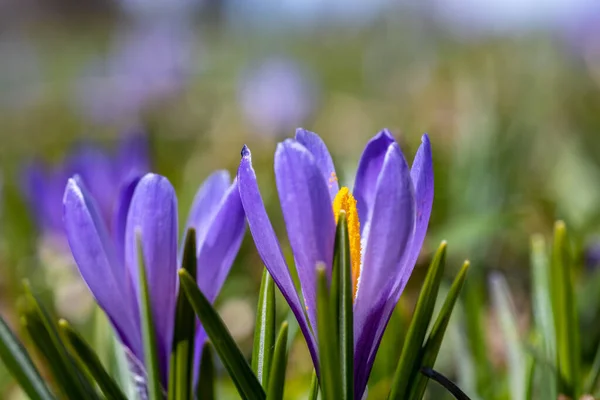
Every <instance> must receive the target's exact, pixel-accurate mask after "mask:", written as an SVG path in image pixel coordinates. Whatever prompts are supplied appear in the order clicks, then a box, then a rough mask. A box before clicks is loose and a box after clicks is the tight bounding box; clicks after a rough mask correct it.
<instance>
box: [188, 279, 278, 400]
mask: <svg viewBox="0 0 600 400" xmlns="http://www.w3.org/2000/svg"><path fill="white" fill-rule="evenodd" d="M179 282H180V287H182V288H183V290H184V291H185V294H186V295H187V297H188V300H189V301H190V303H191V304H192V308H193V309H194V312H195V313H196V315H197V316H198V318H199V319H200V322H202V327H203V328H204V329H205V330H206V333H207V335H208V337H209V338H210V340H211V342H212V344H213V346H214V348H215V350H216V351H217V354H218V355H219V357H220V358H221V361H222V362H223V365H224V366H225V368H226V369H227V372H229V375H230V376H231V379H232V380H233V383H234V384H235V386H236V388H237V390H238V392H239V393H240V395H241V396H242V397H243V398H245V399H249V400H254V399H264V398H265V397H266V395H265V392H264V390H263V388H262V386H261V385H260V382H259V381H258V379H256V376H255V375H254V373H253V372H252V369H251V368H250V366H249V365H248V362H247V361H246V359H245V358H244V356H243V355H242V352H241V351H240V349H239V348H238V347H237V345H236V344H235V341H234V340H233V338H232V337H231V334H230V333H229V331H228V330H227V328H226V327H225V324H224V323H223V321H222V320H221V317H219V314H218V313H217V312H216V311H215V309H214V308H213V306H212V305H211V304H210V302H209V301H208V299H207V298H206V297H205V296H204V295H203V294H202V292H201V291H200V289H198V286H196V283H195V282H194V280H193V279H192V277H191V276H190V275H189V274H188V273H187V272H186V271H185V270H183V269H180V270H179Z"/></svg>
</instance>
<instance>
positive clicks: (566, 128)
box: [0, 0, 600, 399]
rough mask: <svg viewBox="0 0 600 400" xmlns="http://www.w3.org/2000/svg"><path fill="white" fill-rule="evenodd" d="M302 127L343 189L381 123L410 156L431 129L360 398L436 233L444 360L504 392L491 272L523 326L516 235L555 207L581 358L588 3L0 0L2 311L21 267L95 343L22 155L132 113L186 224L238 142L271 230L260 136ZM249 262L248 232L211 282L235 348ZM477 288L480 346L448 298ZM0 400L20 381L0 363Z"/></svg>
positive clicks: (98, 321) (63, 147) (380, 388)
mask: <svg viewBox="0 0 600 400" xmlns="http://www.w3.org/2000/svg"><path fill="white" fill-rule="evenodd" d="M298 126H302V127H305V128H307V129H310V130H313V131H315V132H318V133H319V134H320V135H321V136H322V137H323V139H324V140H325V142H326V143H327V145H328V146H329V149H330V151H331V152H332V155H333V157H334V160H335V163H336V166H337V169H338V173H339V175H341V177H340V180H341V182H342V183H344V184H346V185H348V186H351V185H352V182H353V174H354V172H355V169H356V166H357V161H358V158H359V156H360V154H361V151H362V149H363V148H364V146H365V144H366V142H367V141H368V139H369V138H370V137H371V136H373V135H374V134H375V133H377V132H378V131H379V130H380V129H382V128H386V127H387V128H389V129H390V130H392V132H393V133H394V134H395V136H396V138H397V139H398V140H399V142H400V143H401V145H402V148H403V151H404V153H405V155H406V157H407V159H409V160H412V157H413V155H414V153H415V151H416V149H417V147H418V145H419V143H420V135H421V134H422V133H424V132H428V133H429V135H430V138H431V141H432V145H433V152H434V163H435V185H436V192H435V200H434V209H433V213H432V220H431V223H430V229H429V233H428V237H427V240H426V244H425V246H424V249H423V254H422V257H421V259H420V261H419V264H418V266H417V268H416V269H415V271H416V272H415V273H414V275H413V278H412V280H411V284H410V285H409V287H408V289H407V292H406V293H405V295H403V298H402V300H401V303H400V304H399V306H398V312H397V313H396V314H397V315H395V316H394V318H393V320H392V322H391V325H390V329H389V332H388V334H387V335H386V339H385V340H384V345H383V346H384V350H385V351H382V354H384V355H382V356H381V357H380V359H378V361H377V365H376V367H375V369H374V371H373V376H372V380H371V384H370V386H369V388H370V389H369V394H370V398H374V399H377V398H381V397H380V396H381V395H380V393H385V388H386V387H387V386H388V385H389V379H390V375H391V374H392V373H393V368H394V365H393V361H394V355H396V356H397V354H398V353H399V351H400V348H399V344H398V343H400V341H401V338H402V334H403V332H404V329H403V327H404V326H405V325H406V321H407V319H408V318H409V317H410V312H411V310H412V304H413V302H414V298H415V295H416V294H417V293H418V288H419V284H420V282H421V281H422V278H423V276H424V271H425V270H426V266H427V265H428V262H429V260H430V258H431V254H432V252H433V251H434V250H435V248H436V247H437V245H438V244H439V242H440V241H441V240H442V239H447V240H448V242H449V264H448V268H447V275H448V278H451V277H452V276H453V275H454V274H455V273H456V271H457V269H458V267H459V266H460V264H461V262H462V260H464V259H465V258H469V259H470V260H471V262H472V270H471V272H470V274H471V275H470V277H469V281H468V284H467V289H466V291H465V294H464V296H463V297H464V298H465V299H464V302H463V303H464V305H463V306H462V311H461V310H460V309H459V311H458V312H457V315H458V316H457V317H456V318H453V327H452V328H451V332H450V334H449V335H448V337H447V339H446V342H445V346H444V349H443V352H442V358H441V359H440V360H439V362H438V368H439V369H440V370H441V371H443V372H444V373H446V374H448V376H450V377H451V378H452V379H454V380H456V381H458V382H459V383H460V384H461V385H462V386H463V389H465V391H466V392H467V393H469V394H471V395H473V398H477V395H476V393H477V394H478V396H481V398H498V399H503V398H508V397H507V396H508V394H507V391H506V384H505V382H504V380H503V379H502V377H503V376H504V374H505V373H506V371H505V364H506V357H505V353H506V352H505V349H504V348H503V344H502V340H498V338H497V334H496V333H497V330H498V329H497V320H496V318H495V314H494V310H493V309H492V308H491V306H488V304H489V299H488V297H489V296H488V291H487V280H488V276H489V274H490V272H491V271H497V270H500V271H503V272H504V273H505V274H506V276H507V279H508V282H509V284H510V288H511V291H512V293H513V295H514V298H515V300H516V301H515V305H516V308H517V310H518V312H519V315H520V317H521V318H520V320H521V321H522V325H523V326H522V329H523V332H524V334H526V332H527V327H528V324H529V321H530V319H531V317H530V315H531V311H530V309H531V305H530V303H529V300H528V299H529V298H530V295H529V292H530V277H529V238H530V236H531V235H532V234H534V233H540V234H542V235H544V236H546V237H550V235H551V231H552V226H553V223H554V221H555V220H556V219H562V220H564V221H565V222H566V223H567V226H568V227H569V232H570V238H571V241H572V246H573V251H574V256H575V258H576V259H577V260H578V262H577V268H578V269H577V271H576V275H577V285H578V288H579V289H578V290H577V294H578V301H579V307H580V310H581V315H582V317H581V325H582V329H583V332H585V334H584V335H583V337H582V345H583V346H582V347H583V350H582V351H583V357H585V358H587V359H591V358H592V357H593V355H594V349H595V346H596V345H597V344H598V340H599V339H600V317H599V314H598V312H597V310H598V307H597V306H596V305H597V304H600V290H597V289H595V288H598V287H599V286H598V285H599V282H600V275H599V274H598V273H597V272H596V271H597V267H598V265H599V264H600V6H599V5H598V4H597V2H595V1H594V0H545V1H544V0H523V1H517V0H511V1H500V0H492V1H483V0H479V1H478V0H429V1H416V0H396V1H391V0H390V1H388V0H377V1H375V0H370V1H367V0H352V1H348V0H347V1H341V0H285V1H274V0H251V1H250V0H247V1H242V0H172V1H169V0H85V1H73V0H43V1H42V0H0V312H1V313H2V315H3V316H5V317H6V318H8V319H9V321H11V322H12V323H13V324H14V325H13V326H15V327H18V323H17V321H16V319H15V315H16V310H17V309H18V304H19V301H18V299H19V295H20V293H21V292H22V284H21V282H22V280H23V279H25V278H27V279H29V281H30V282H31V284H32V286H33V287H34V289H35V290H36V292H38V293H40V294H41V295H42V296H44V298H45V299H47V305H48V307H49V308H51V309H53V310H54V311H55V314H57V315H60V316H65V317H66V318H68V319H69V320H71V321H73V323H74V324H76V325H77V326H78V327H79V328H80V329H82V330H83V331H84V332H85V333H86V335H88V337H89V338H90V340H91V341H94V343H96V344H97V348H99V349H102V346H103V343H104V342H105V339H104V338H105V336H106V323H105V322H102V316H101V315H100V314H99V313H98V312H97V310H95V308H94V306H93V302H92V301H91V299H90V297H89V294H87V291H86V288H85V286H82V285H81V282H80V280H79V278H78V276H77V273H76V271H75V270H74V269H73V265H72V260H71V258H70V256H69V253H68V249H65V248H64V246H63V245H61V244H60V243H57V242H60V240H56V238H53V237H52V236H53V235H52V234H51V233H49V232H48V231H47V230H45V229H44V227H43V224H42V222H41V221H40V220H39V218H37V217H36V214H35V213H34V211H33V209H32V207H31V198H30V197H31V196H33V197H36V196H37V197H43V196H46V195H47V193H35V192H34V193H33V194H31V193H28V191H27V190H26V187H27V174H26V172H25V171H26V170H27V168H28V167H29V166H30V165H31V163H32V162H34V161H35V162H40V160H43V162H44V163H46V164H45V165H46V166H47V167H46V168H48V169H50V168H51V166H52V165H59V164H60V163H61V162H62V160H64V159H65V158H66V157H68V155H69V154H71V153H72V152H73V151H76V150H74V149H76V148H77V146H80V145H81V144H82V143H85V144H86V145H92V146H98V147H99V148H102V149H106V151H116V149H117V148H118V146H119V143H120V141H121V140H123V137H124V136H125V135H127V134H129V133H130V132H132V130H134V131H136V132H144V134H145V135H146V137H147V139H148V142H149V153H150V157H151V160H152V170H153V171H155V172H158V173H160V174H163V175H165V176H167V177H168V178H169V180H170V181H171V182H172V183H173V184H174V186H175V187H176V190H177V192H178V196H179V211H180V216H181V221H183V220H184V218H186V217H187V212H188V207H189V205H190V204H191V201H192V199H193V196H194V194H195V191H196V190H197V188H198V186H199V185H200V183H201V182H202V181H203V180H204V178H206V177H207V176H208V175H209V174H210V172H211V171H213V170H215V169H227V170H229V171H230V172H231V173H232V175H233V174H235V171H236V168H237V165H238V162H239V157H240V156H239V154H240V149H241V147H242V145H243V144H247V145H248V146H249V147H250V149H251V150H252V154H253V160H254V165H255V168H256V169H257V174H258V179H259V183H260V186H261V189H262V190H263V197H264V198H265V201H266V203H267V207H268V210H269V213H270V215H271V217H272V221H273V222H274V225H275V227H276V230H277V231H278V232H279V233H280V234H281V235H280V237H281V240H282V242H284V243H285V240H286V237H285V226H284V224H283V220H282V217H281V212H280V210H279V205H278V198H277V194H276V191H275V188H274V178H273V168H272V165H273V152H274V149H275V146H276V143H277V142H278V141H280V140H282V139H283V138H285V137H291V136H293V134H294V130H295V128H296V127H298ZM28 196H30V197H29V198H28ZM59 212H60V211H59ZM63 244H64V243H63ZM61 246H63V247H61ZM286 251H288V255H289V250H286ZM261 273H262V265H261V262H260V259H259V258H258V256H257V254H256V251H255V250H254V247H253V242H252V239H251V238H250V236H249V235H247V237H246V239H245V240H244V243H243V245H242V250H241V252H240V254H239V256H238V258H237V261H236V263H235V265H234V267H233V270H232V273H231V275H230V279H229V280H228V281H227V283H226V285H225V288H224V290H223V292H222V293H221V296H220V297H219V298H218V300H217V305H218V308H219V310H220V312H221V315H222V316H223V318H224V319H225V321H226V322H227V323H228V326H229V327H230V329H231V330H232V332H233V334H234V336H235V337H236V338H237V339H238V342H239V343H240V344H241V346H242V347H243V348H244V349H245V350H246V351H247V354H249V353H250V349H251V346H252V332H253V322H254V307H255V304H256V301H257V292H258V286H259V284H260V277H261ZM282 303H283V302H282V301H280V304H281V305H282V306H281V318H282V319H284V318H285V317H286V310H285V307H284V306H283V304H282ZM472 304H477V307H480V308H481V309H482V310H483V312H482V317H481V325H482V326H483V331H484V332H485V338H486V347H485V348H480V349H476V348H471V349H470V352H469V351H468V350H469V349H468V348H469V346H468V342H469V334H468V329H467V330H466V331H465V329H461V321H460V314H461V313H462V314H465V313H467V314H468V313H469V312H473V310H472V306H471V305H472ZM476 311H477V310H476ZM465 343H466V345H465ZM465 346H466V348H465ZM471 347H472V346H471ZM463 350H465V351H463ZM469 356H471V358H475V359H485V360H487V362H486V363H485V365H479V364H477V362H473V360H469V359H468V358H469ZM473 365H475V366H477V368H476V370H475V371H473V370H470V369H469V368H468V367H469V366H473ZM310 374H311V363H310V359H309V357H308V354H307V351H306V348H305V347H304V344H303V341H302V338H301V337H299V338H298V339H297V341H296V342H295V343H294V346H293V347H292V353H291V356H290V363H289V370H288V375H287V377H288V384H287V387H286V394H287V396H288V397H289V398H290V399H294V398H304V397H305V395H306V391H307V388H308V382H309V380H310ZM222 381H223V385H222V387H221V388H220V390H221V392H220V393H221V396H223V398H227V397H228V396H231V397H232V398H235V394H234V393H235V392H233V390H232V389H231V384H230V383H229V382H228V379H227V376H226V373H224V372H223V373H222ZM430 386H434V385H431V384H430ZM488 387H489V388H488ZM486 388H488V389H486ZM431 389H432V390H433V395H432V398H441V394H437V395H436V392H435V387H432V388H431ZM486 391H487V392H486ZM378 393H379V394H378ZM490 393H491V394H490ZM436 396H440V397H436ZM0 397H1V398H7V399H11V398H19V397H20V393H19V391H18V389H17V388H16V387H15V385H14V383H13V382H12V381H11V379H10V377H9V376H8V374H7V373H6V371H4V370H3V369H2V367H1V366H0Z"/></svg>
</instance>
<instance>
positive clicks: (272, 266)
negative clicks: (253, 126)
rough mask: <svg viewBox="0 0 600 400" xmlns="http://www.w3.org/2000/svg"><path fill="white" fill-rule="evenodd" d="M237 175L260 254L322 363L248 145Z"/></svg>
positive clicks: (251, 230) (315, 358)
mask: <svg viewBox="0 0 600 400" xmlns="http://www.w3.org/2000/svg"><path fill="white" fill-rule="evenodd" d="M237 176H238V185H239V190H240V198H241V200H242V205H243V207H244V212H245V213H246V219H247V220H248V226H249V228H250V232H251V233H252V237H253V238H254V243H255V245H256V249H257V251H258V254H259V255H260V258H261V259H262V261H263V263H264V264H265V266H266V268H267V270H268V271H269V273H270V274H271V276H272V277H273V281H275V284H277V287H279V290H280V291H281V293H282V294H283V297H285V299H286V301H287V303H288V305H289V306H290V309H291V310H292V312H293V313H294V316H295V317H296V319H297V320H298V324H299V325H300V329H301V330H302V334H303V335H304V338H305V339H306V342H307V345H308V349H309V351H310V354H311V356H312V359H313V363H314V364H315V365H318V360H319V359H318V355H317V351H316V342H315V338H314V336H313V334H312V332H311V330H310V327H309V325H308V321H307V320H306V317H305V315H304V310H303V308H302V304H301V302H300V298H299V297H298V293H297V292H296V288H295V286H294V282H293V281H292V277H291V275H290V271H289V270H288V266H287V264H286V262H285V259H284V257H283V253H282V252H281V247H280V246H279V242H278V241H277V236H276V235H275V231H274V230H273V226H272V225H271V221H269V216H268V215H267V211H266V210H265V205H264V203H263V199H262V196H261V195H260V191H259V189H258V183H257V181H256V174H255V172H254V169H253V168H252V157H251V154H250V150H249V149H248V147H246V146H244V148H243V149H242V160H241V161H240V167H239V169H238V175H237Z"/></svg>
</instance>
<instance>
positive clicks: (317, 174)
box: [275, 139, 335, 332]
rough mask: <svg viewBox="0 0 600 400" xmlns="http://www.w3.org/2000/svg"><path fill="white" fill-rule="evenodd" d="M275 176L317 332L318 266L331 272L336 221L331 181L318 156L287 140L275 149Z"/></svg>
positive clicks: (311, 317) (305, 298)
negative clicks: (328, 180)
mask: <svg viewBox="0 0 600 400" xmlns="http://www.w3.org/2000/svg"><path fill="white" fill-rule="evenodd" d="M275 179H276V182H277V191H278V193H279V201H280V202H281V211H282V212H283V218H284V220H285V224H286V227H287V232H288V238H289V241H290V245H291V247H292V251H293V253H294V259H295V261H296V269H297V271H298V278H299V279H300V284H301V287H302V293H303V295H304V305H305V306H306V308H307V310H308V316H309V318H310V322H311V324H312V327H313V332H314V331H316V329H315V328H316V326H317V319H316V318H317V317H316V308H317V299H316V284H317V273H316V272H317V269H316V267H317V265H318V264H319V263H323V264H324V265H325V268H326V270H327V275H328V276H330V275H331V266H332V259H333V245H334V241H335V221H334V217H333V206H332V203H331V199H330V196H329V190H328V188H327V183H326V181H325V179H324V177H323V174H322V173H321V170H320V169H319V167H318V166H317V163H316V160H315V158H314V157H313V156H312V154H311V153H310V152H309V151H308V150H307V149H306V147H304V146H303V145H301V144H300V143H298V142H296V141H294V140H291V139H287V140H285V141H284V142H283V143H280V144H279V145H278V146H277V150H276V151H275Z"/></svg>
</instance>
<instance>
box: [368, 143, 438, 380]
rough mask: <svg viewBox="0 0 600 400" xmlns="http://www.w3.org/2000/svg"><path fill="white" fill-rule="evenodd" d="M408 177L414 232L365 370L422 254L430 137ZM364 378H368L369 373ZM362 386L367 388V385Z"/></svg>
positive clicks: (429, 201) (429, 176) (428, 195)
mask: <svg viewBox="0 0 600 400" xmlns="http://www.w3.org/2000/svg"><path fill="white" fill-rule="evenodd" d="M410 175H411V179H412V181H413V183H414V187H415V204H416V217H415V219H416V220H415V232H414V235H413V238H412V241H411V244H410V247H409V252H408V256H407V259H406V260H405V262H404V266H403V270H402V279H400V281H398V282H397V284H396V285H395V287H394V288H393V290H392V293H391V295H390V298H389V300H388V301H387V304H386V305H385V308H384V310H383V313H382V316H381V318H380V322H379V324H378V326H377V330H376V331H375V335H374V339H373V340H372V341H371V342H372V347H371V354H370V355H369V358H368V362H367V365H368V366H372V365H373V362H374V361H375V356H376V355H377V349H378V347H379V344H380V343H381V339H382V337H383V333H384V331H385V327H386V325H387V323H388V321H389V319H390V317H391V315H392V312H393V311H394V308H395V307H396V304H397V303H398V300H400V295H401V294H402V292H403V291H404V288H405V287H406V284H407V283H408V280H409V278H410V275H411V274H412V271H413V269H414V267H415V263H416V262H417V258H418V256H419V253H420V251H421V246H422V245H423V241H424V240H425V234H426V233H427V225H428V224H429V217H430V215H431V207H432V205H433V162H432V157H431V144H430V142H429V137H428V136H427V135H426V134H425V135H423V138H422V144H421V147H419V151H418V152H417V155H416V156H415V160H414V162H413V165H412V169H411V171H410ZM369 372H370V367H369ZM366 376H367V378H368V373H367V375H366ZM364 384H365V385H366V381H365V382H364Z"/></svg>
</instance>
